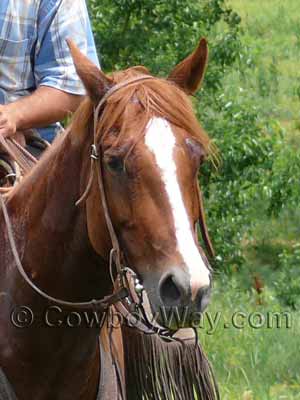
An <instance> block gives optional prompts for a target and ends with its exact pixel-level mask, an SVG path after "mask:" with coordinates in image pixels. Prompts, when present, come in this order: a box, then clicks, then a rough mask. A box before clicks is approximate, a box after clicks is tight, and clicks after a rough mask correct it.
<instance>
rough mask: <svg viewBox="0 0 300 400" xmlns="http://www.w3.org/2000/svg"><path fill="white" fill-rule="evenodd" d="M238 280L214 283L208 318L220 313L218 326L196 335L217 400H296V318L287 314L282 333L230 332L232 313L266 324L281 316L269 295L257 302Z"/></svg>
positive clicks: (299, 373) (299, 384) (299, 388)
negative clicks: (215, 386) (273, 315)
mask: <svg viewBox="0 0 300 400" xmlns="http://www.w3.org/2000/svg"><path fill="white" fill-rule="evenodd" d="M238 279H240V278H239V277H238V274H237V276H236V277H235V278H231V279H228V278H223V279H222V280H219V281H218V284H217V287H216V288H215V292H214V298H213V301H212V306H211V307H210V309H209V312H210V314H211V315H212V316H214V315H216V313H217V312H219V311H221V315H222V316H221V318H220V323H219V325H218V328H217V329H216V331H215V332H214V333H213V334H211V335H209V334H207V333H206V331H205V329H204V330H202V331H201V334H200V335H201V336H200V337H201V342H202V344H203V346H204V348H205V350H206V351H207V354H208V355H209V359H210V360H211V362H212V364H213V366H214V369H215V372H216V376H217V381H218V382H219V385H220V389H221V398H222V399H223V400H240V399H241V400H283V399H287V400H292V399H293V400H296V399H300V369H299V356H298V352H299V348H300V335H299V331H300V318H299V313H297V312H291V311H290V310H287V311H288V312H289V313H290V314H289V315H290V317H289V318H290V319H289V320H288V324H287V325H286V320H285V319H284V318H283V319H282V326H281V328H277V327H273V328H270V327H267V326H264V327H262V328H260V329H254V328H253V327H251V326H249V324H248V323H247V324H246V326H245V328H244V329H237V328H235V327H233V326H232V324H231V319H232V316H233V315H234V313H235V312H243V313H245V315H247V316H251V315H252V314H253V313H254V312H259V313H260V314H263V315H264V316H265V318H267V317H270V312H283V311H286V310H283V309H282V307H281V305H280V304H279V303H278V301H277V300H276V298H275V296H274V294H273V293H272V291H271V290H267V291H266V292H265V293H264V295H263V297H262V299H261V300H260V301H258V295H257V293H256V292H254V291H251V290H245V289H243V282H240V281H239V280H238ZM259 303H261V304H259ZM238 321H240V320H238ZM254 321H255V319H254ZM289 323H290V324H291V326H290V325H289ZM225 324H228V327H227V326H226V327H225ZM252 324H253V325H256V324H257V322H254V323H252ZM207 329H208V328H207Z"/></svg>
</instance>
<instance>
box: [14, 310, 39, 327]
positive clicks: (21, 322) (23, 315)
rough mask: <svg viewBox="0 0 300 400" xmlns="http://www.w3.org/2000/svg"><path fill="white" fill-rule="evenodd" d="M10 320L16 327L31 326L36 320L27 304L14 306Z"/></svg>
mask: <svg viewBox="0 0 300 400" xmlns="http://www.w3.org/2000/svg"><path fill="white" fill-rule="evenodd" d="M10 320H11V322H12V324H13V326H15V327H16V328H21V329H24V328H29V327H30V326H31V325H32V324H33V322H34V315H33V312H32V310H31V309H30V308H29V307H26V306H20V307H16V308H14V310H13V311H12V313H11V315H10Z"/></svg>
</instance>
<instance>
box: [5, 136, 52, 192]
mask: <svg viewBox="0 0 300 400" xmlns="http://www.w3.org/2000/svg"><path fill="white" fill-rule="evenodd" d="M48 146H50V144H49V143H48V142H46V141H45V140H44V139H42V138H41V137H40V135H39V134H38V133H37V132H36V131H33V130H26V131H22V132H17V134H16V135H15V136H14V137H12V138H9V139H3V138H0V188H2V189H3V190H5V189H7V190H9V188H11V187H13V186H15V185H16V184H17V183H18V182H20V180H21V179H22V177H23V176H24V175H25V174H26V173H27V172H29V170H30V169H31V168H32V167H33V165H34V164H35V163H36V162H37V160H38V159H39V158H40V157H41V155H42V153H43V152H44V150H46V148H47V147H48Z"/></svg>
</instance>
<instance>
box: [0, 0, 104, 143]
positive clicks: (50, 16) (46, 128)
mask: <svg viewBox="0 0 300 400" xmlns="http://www.w3.org/2000/svg"><path fill="white" fill-rule="evenodd" d="M68 37H69V38H72V39H73V40H74V41H75V42H76V44H77V46H78V47H79V48H80V49H81V50H82V51H83V52H84V53H85V54H86V55H87V56H88V57H89V58H90V59H91V60H92V61H93V62H94V63H96V64H99V62H98V58H97V53H96V49H95V44H94V40H93V35H92V31H91V26H90V21H89V17H88V12H87V8H86V4H85V0H26V1H19V0H1V1H0V135H2V136H3V137H8V136H12V135H14V134H15V133H16V131H23V130H27V129H34V128H35V129H36V131H37V132H38V133H39V134H40V135H41V137H42V138H43V139H45V140H47V141H49V142H51V141H52V140H53V138H54V137H55V135H56V133H57V132H58V131H59V129H60V125H59V124H58V122H57V121H61V120H62V119H64V118H65V117H66V116H67V115H68V114H69V113H70V112H74V111H75V110H76V108H77V107H78V105H79V103H80V101H81V98H82V95H84V94H85V91H84V89H83V86H82V84H81V81H80V80H79V78H78V76H77V74H76V72H75V68H74V65H73V61H72V57H71V55H70V51H69V48H68V46H67V43H66V38H68Z"/></svg>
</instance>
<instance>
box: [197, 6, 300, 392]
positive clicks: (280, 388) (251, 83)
mask: <svg viewBox="0 0 300 400" xmlns="http://www.w3.org/2000/svg"><path fill="white" fill-rule="evenodd" d="M227 3H228V5H230V6H231V7H232V8H233V9H234V10H235V11H237V12H238V14H239V15H240V16H241V17H242V26H243V29H244V35H243V39H242V40H243V41H244V43H245V44H246V45H247V47H248V49H249V51H248V53H247V54H243V55H242V58H241V62H242V63H247V65H249V68H248V69H247V72H246V73H243V74H242V73H241V72H240V71H239V68H238V65H237V67H236V70H235V71H233V72H231V73H229V74H228V76H227V77H226V83H225V92H227V94H230V96H232V97H233V98H235V99H236V101H237V102H238V101H239V98H240V96H241V95H242V96H243V97H244V98H245V97H247V98H248V99H249V104H255V105H256V107H257V108H258V109H259V110H260V113H261V115H262V117H267V118H272V119H274V120H278V121H279V123H280V125H281V126H282V128H283V133H284V135H283V136H284V137H283V146H287V147H290V148H292V149H294V151H295V152H296V151H299V147H300V69H299V65H300V14H299V0H286V1H282V0H272V1H271V0H265V1H261V0H248V1H246V0H227ZM253 223H254V225H255V231H254V235H253V237H254V239H252V240H251V241H247V240H246V241H245V246H244V249H245V256H246V260H247V261H246V265H245V266H244V268H243V270H242V271H241V272H239V273H236V274H234V275H233V276H231V277H228V276H218V277H217V279H216V288H215V291H214V296H213V299H212V304H211V307H210V309H209V311H210V313H211V315H215V314H216V313H217V312H221V322H220V324H219V325H218V328H217V329H216V331H215V332H214V333H213V334H212V335H208V334H207V333H205V330H203V331H202V332H201V340H202V343H203V345H204V348H205V349H206V351H207V353H208V355H209V358H210V360H211V361H212V364H213V366H214V368H215V371H216V375H217V380H218V382H219V384H220V389H221V398H222V399H223V400H285V399H286V400H297V399H299V400H300V354H299V349H300V313H299V312H295V311H292V310H291V309H288V308H287V307H286V306H284V304H283V301H282V299H281V298H280V297H279V296H278V294H277V293H276V282H278V279H280V276H281V275H280V266H279V259H278V256H279V254H280V253H282V252H283V251H285V250H289V249H291V248H292V246H293V245H294V244H295V243H297V242H298V243H299V237H300V208H299V207H298V208H293V209H286V210H285V211H284V212H282V213H281V215H280V216H279V217H278V218H269V217H267V216H266V213H265V210H264V207H263V206H262V207H260V205H258V209H257V211H256V212H255V213H254V214H253ZM256 274H258V275H259V276H260V277H261V279H262V281H263V282H264V290H263V294H262V295H261V296H262V297H261V298H258V294H257V292H256V291H255V290H254V289H253V277H254V275H256ZM236 311H243V312H244V313H245V314H246V315H251V313H253V312H257V311H258V312H260V313H263V315H267V313H269V312H271V311H281V312H284V311H288V312H289V313H290V315H291V319H292V326H291V327H290V328H288V329H286V328H281V329H275V328H273V329H268V328H266V327H264V328H261V329H253V328H251V327H250V326H246V327H245V328H244V329H236V328H234V327H232V326H231V327H228V328H225V327H224V323H225V321H226V323H227V322H228V321H230V320H231V317H232V315H233V314H234V313H235V312H236ZM229 325H230V324H229Z"/></svg>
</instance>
